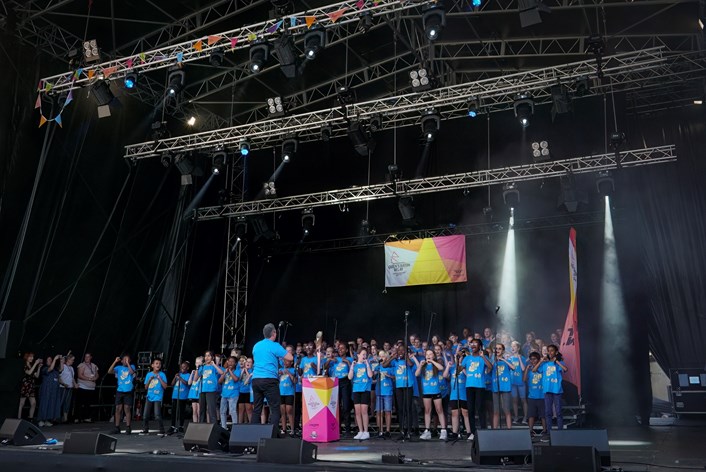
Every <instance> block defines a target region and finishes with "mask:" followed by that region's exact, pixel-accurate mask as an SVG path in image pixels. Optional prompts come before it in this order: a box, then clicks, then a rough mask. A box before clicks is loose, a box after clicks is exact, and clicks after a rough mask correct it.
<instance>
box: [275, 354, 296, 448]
mask: <svg viewBox="0 0 706 472" xmlns="http://www.w3.org/2000/svg"><path fill="white" fill-rule="evenodd" d="M283 364H284V367H283V368H281V369H280V370H279V395H280V414H281V415H282V419H281V420H280V431H281V433H282V434H283V435H284V434H286V432H287V421H289V426H290V427H291V428H292V430H291V433H290V434H291V435H292V437H294V435H295V433H296V428H295V427H294V394H295V390H296V387H295V385H296V384H297V371H296V370H295V369H294V367H293V361H290V360H286V359H285V360H283Z"/></svg>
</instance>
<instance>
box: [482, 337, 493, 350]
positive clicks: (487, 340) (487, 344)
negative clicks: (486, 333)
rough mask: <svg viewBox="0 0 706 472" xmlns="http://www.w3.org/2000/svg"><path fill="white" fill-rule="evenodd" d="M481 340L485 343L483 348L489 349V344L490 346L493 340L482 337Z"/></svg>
mask: <svg viewBox="0 0 706 472" xmlns="http://www.w3.org/2000/svg"><path fill="white" fill-rule="evenodd" d="M481 342H482V343H483V349H488V346H490V343H492V342H493V340H492V339H486V338H483V339H481Z"/></svg>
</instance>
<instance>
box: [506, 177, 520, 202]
mask: <svg viewBox="0 0 706 472" xmlns="http://www.w3.org/2000/svg"><path fill="white" fill-rule="evenodd" d="M503 202H505V205H506V206H508V207H509V208H517V207H518V206H519V205H520V191H519V190H518V189H517V184H516V183H515V182H508V183H506V184H505V185H503Z"/></svg>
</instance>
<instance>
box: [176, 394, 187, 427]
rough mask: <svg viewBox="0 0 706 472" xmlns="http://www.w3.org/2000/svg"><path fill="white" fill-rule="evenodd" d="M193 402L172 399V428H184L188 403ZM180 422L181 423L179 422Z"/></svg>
mask: <svg viewBox="0 0 706 472" xmlns="http://www.w3.org/2000/svg"><path fill="white" fill-rule="evenodd" d="M187 403H191V401H190V400H177V399H176V398H173V399H172V428H176V427H179V428H183V427H184V420H185V419H186V404H187ZM177 423H179V424H177Z"/></svg>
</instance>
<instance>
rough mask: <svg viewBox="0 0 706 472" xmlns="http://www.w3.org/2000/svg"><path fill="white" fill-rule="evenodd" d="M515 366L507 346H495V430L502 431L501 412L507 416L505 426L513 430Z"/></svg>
mask: <svg viewBox="0 0 706 472" xmlns="http://www.w3.org/2000/svg"><path fill="white" fill-rule="evenodd" d="M513 370H515V366H514V365H513V364H512V362H510V360H509V359H508V356H507V354H506V352H505V345H504V344H501V343H496V344H495V356H494V357H493V372H492V377H491V389H492V391H493V429H500V410H501V409H502V412H503V414H504V415H505V426H506V427H507V429H510V428H512V412H511V411H510V399H511V397H512V394H511V393H510V392H511V391H512V371H513Z"/></svg>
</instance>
